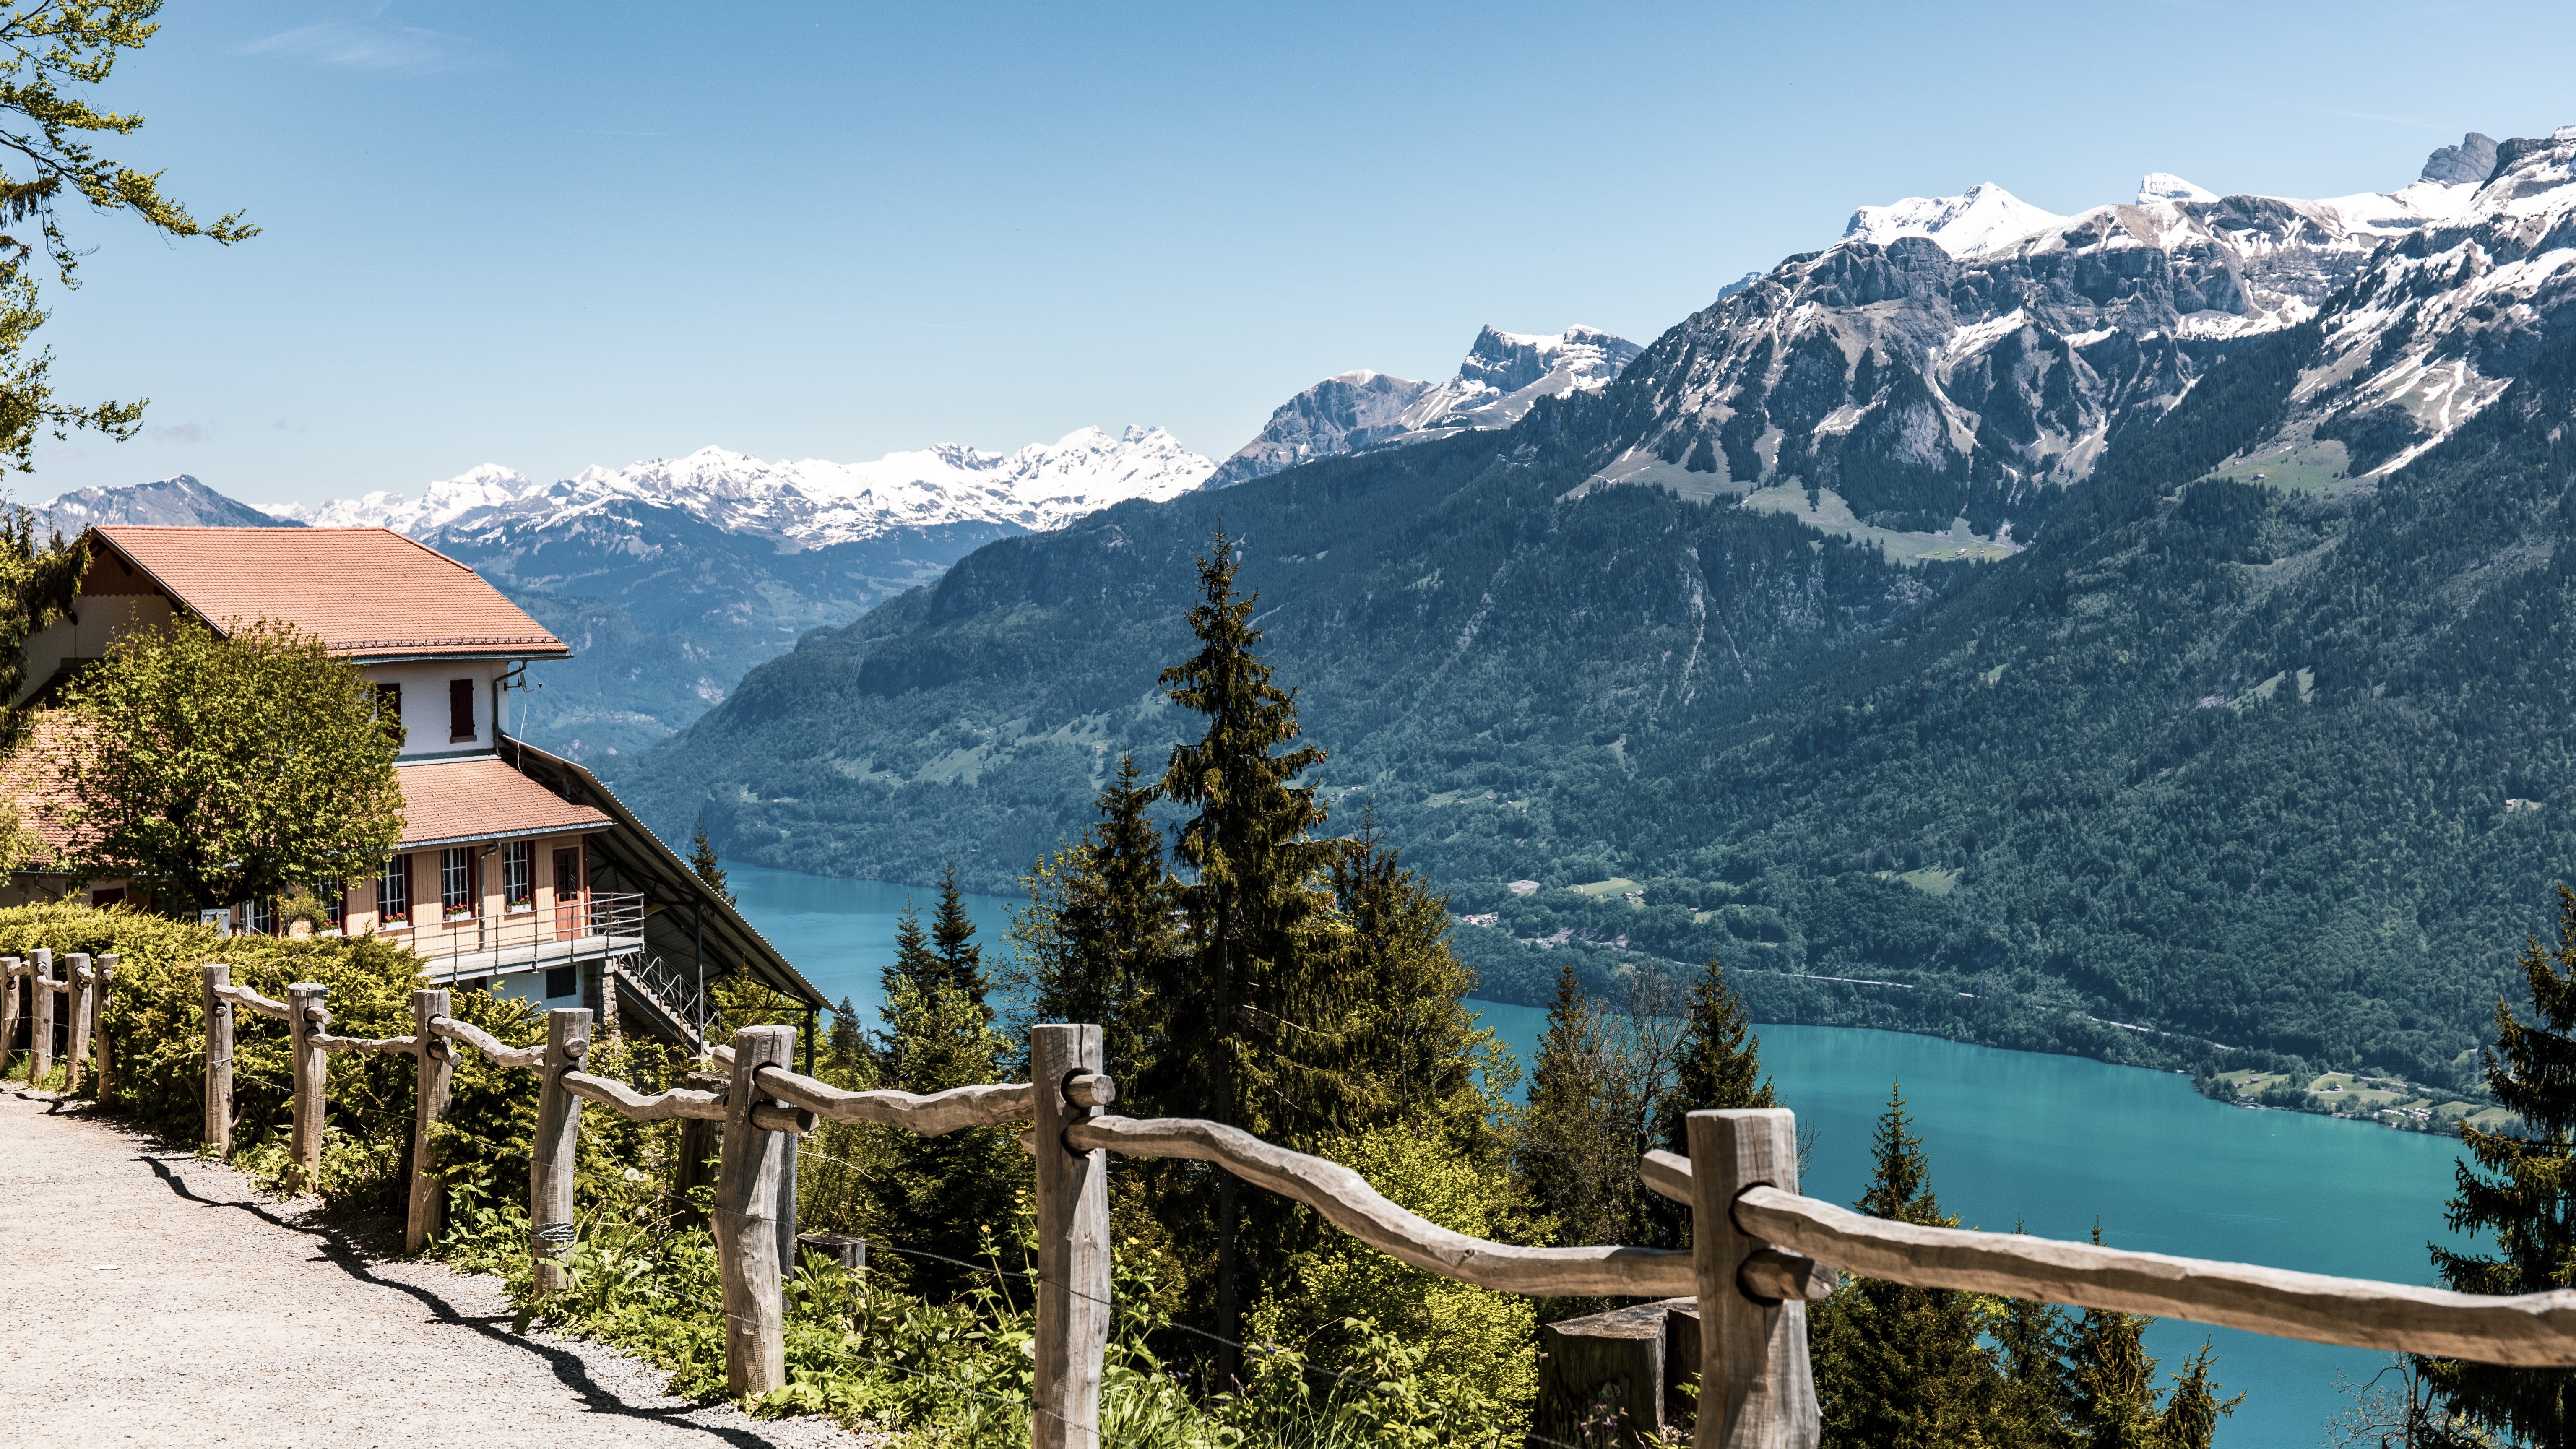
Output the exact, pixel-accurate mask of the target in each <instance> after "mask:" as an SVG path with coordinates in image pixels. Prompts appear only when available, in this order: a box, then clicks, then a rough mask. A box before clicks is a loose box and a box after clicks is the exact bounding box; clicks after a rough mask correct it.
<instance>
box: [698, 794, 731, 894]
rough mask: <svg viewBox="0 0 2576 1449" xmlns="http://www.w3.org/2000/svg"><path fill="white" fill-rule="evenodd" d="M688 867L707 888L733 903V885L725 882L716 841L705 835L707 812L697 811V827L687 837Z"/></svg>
mask: <svg viewBox="0 0 2576 1449" xmlns="http://www.w3.org/2000/svg"><path fill="white" fill-rule="evenodd" d="M689 869H690V871H692V872H693V873H695V874H696V876H697V878H698V879H700V880H702V881H705V882H706V883H707V888H708V889H709V890H712V891H714V892H715V893H716V894H717V895H719V896H722V897H723V898H724V902H725V904H726V905H734V904H737V902H736V901H735V900H734V895H733V887H731V886H729V885H726V884H725V873H724V864H723V862H722V860H721V859H719V858H718V856H717V855H716V843H715V841H714V840H712V839H710V838H709V837H708V835H707V812H705V811H704V810H701V811H699V812H698V828H697V830H696V832H695V833H693V834H692V835H690V837H689Z"/></svg>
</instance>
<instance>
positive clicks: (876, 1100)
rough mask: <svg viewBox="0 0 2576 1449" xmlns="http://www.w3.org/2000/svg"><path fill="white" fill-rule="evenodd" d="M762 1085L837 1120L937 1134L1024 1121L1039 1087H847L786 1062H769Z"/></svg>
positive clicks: (1012, 1084)
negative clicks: (925, 1091)
mask: <svg viewBox="0 0 2576 1449" xmlns="http://www.w3.org/2000/svg"><path fill="white" fill-rule="evenodd" d="M759 1085H760V1090H761V1092H762V1093H763V1094H765V1095H767V1096H772V1097H776V1098H779V1099H780V1100H782V1101H786V1102H791V1103H794V1104H795V1105H796V1106H799V1107H802V1108H804V1109H806V1110H807V1111H809V1112H812V1113H813V1114H814V1115H815V1116H817V1117H824V1118H828V1119H830V1120H832V1121H834V1122H873V1123H876V1124H877V1125H879V1126H884V1127H901V1128H904V1129H906V1130H908V1131H910V1132H913V1133H915V1134H917V1135H919V1136H922V1137H937V1136H939V1135H941V1134H942V1133H946V1132H955V1131H958V1130H959V1129H961V1128H966V1127H991V1126H996V1125H998V1124H1000V1123H1004V1122H1025V1121H1027V1120H1029V1115H1030V1113H1031V1111H1032V1110H1033V1105H1032V1104H1033V1103H1035V1102H1036V1100H1037V1093H1036V1090H1035V1089H1034V1088H1032V1087H1031V1086H1030V1085H1029V1084H1028V1083H1026V1082H1009V1083H1002V1084H998V1085H994V1086H982V1087H956V1088H952V1089H950V1090H948V1091H945V1092H933V1093H931V1094H930V1095H929V1096H926V1097H924V1096H916V1095H914V1094H913V1093H911V1092H891V1091H889V1092H849V1091H844V1090H842V1089H841V1088H839V1087H835V1086H833V1085H831V1084H830V1083H828V1082H818V1081H816V1080H814V1079H813V1078H812V1077H807V1076H800V1075H798V1074H797V1073H795V1072H791V1071H788V1070H787V1069H785V1068H783V1067H765V1068H763V1069H762V1070H761V1073H760V1083H759Z"/></svg>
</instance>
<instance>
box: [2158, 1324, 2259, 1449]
mask: <svg viewBox="0 0 2576 1449" xmlns="http://www.w3.org/2000/svg"><path fill="white" fill-rule="evenodd" d="M2217 1357H2218V1354H2217V1351H2216V1350H2214V1349H2212V1348H2211V1347H2210V1346H2209V1340H2207V1339H2202V1340H2201V1343H2200V1351H2199V1352H2198V1353H2195V1354H2193V1355H2192V1356H2191V1362H2190V1363H2189V1364H2188V1365H2186V1366H2185V1367H2184V1369H2183V1371H2182V1372H2181V1373H2178V1374H2176V1375H2174V1386H2173V1394H2172V1395H2171V1396H2170V1397H2169V1398H2167V1399H2166V1400H2165V1408H2164V1412H2163V1413H2162V1414H2161V1415H2158V1416H2157V1419H2156V1440H2157V1443H2158V1444H2159V1445H2161V1446H2162V1449H2209V1446H2210V1445H2211V1443H2212V1442H2214V1441H2215V1440H2216V1439H2217V1438H2218V1421H2219V1420H2220V1419H2223V1418H2225V1417H2227V1416H2228V1415H2230V1414H2233V1413H2235V1412H2236V1406H2237V1405H2238V1404H2241V1403H2243V1402H2245V1396H2244V1395H2243V1394H2241V1393H2240V1394H2238V1395H2237V1396H2236V1397H2234V1398H2232V1399H2222V1398H2220V1397H2219V1396H2218V1387H2219V1386H2218V1382H2217V1381H2216V1380H2215V1379H2213V1378H2211V1377H2210V1370H2211V1368H2212V1367H2214V1366H2215V1363H2216V1360H2217Z"/></svg>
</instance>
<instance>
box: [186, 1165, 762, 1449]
mask: <svg viewBox="0 0 2576 1449" xmlns="http://www.w3.org/2000/svg"><path fill="white" fill-rule="evenodd" d="M173 1158H176V1159H179V1160H182V1161H195V1160H196V1159H195V1157H194V1156H193V1155H192V1154H183V1153H177V1152H172V1153H167V1154H156V1153H153V1152H150V1151H148V1150H147V1151H145V1152H142V1153H139V1154H137V1156H136V1159H135V1160H136V1161H139V1162H142V1163H144V1164H146V1165H147V1166H149V1167H150V1168H151V1169H152V1170H153V1172H155V1173H157V1174H159V1176H160V1178H161V1180H162V1181H163V1182H164V1183H167V1184H168V1185H169V1188H170V1191H171V1192H172V1193H173V1194H174V1195H175V1196H177V1197H179V1198H181V1199H184V1200H185V1201H188V1202H192V1203H196V1204H199V1205H200V1206H204V1207H213V1208H230V1209H232V1210H233V1211H235V1212H243V1213H248V1214H250V1215H251V1216H252V1217H255V1218H258V1219H259V1220H260V1221H261V1222H264V1223H267V1224H269V1225H270V1226H271V1227H275V1228H280V1229H283V1230H285V1231H287V1232H290V1233H296V1234H301V1235H304V1236H307V1237H311V1238H313V1239H314V1240H315V1241H316V1245H317V1246H318V1247H319V1248H320V1249H321V1252H322V1256H323V1258H324V1259H325V1260H327V1261H328V1262H330V1263H331V1264H332V1266H334V1267H336V1268H338V1269H339V1270H340V1271H341V1272H343V1273H346V1274H348V1275H349V1276H350V1277H351V1278H353V1279H356V1280H357V1281H358V1282H361V1283H364V1284H367V1285H368V1286H370V1287H377V1288H391V1289H393V1290H395V1291H397V1292H401V1293H407V1294H409V1295H411V1296H412V1297H413V1298H415V1299H417V1300H419V1301H420V1302H421V1304H423V1305H424V1306H426V1307H427V1308H428V1309H429V1310H430V1313H431V1317H432V1319H433V1321H435V1322H437V1323H439V1324H441V1325H444V1326H447V1327H451V1328H464V1329H471V1330H472V1331H474V1332H476V1333H479V1334H481V1335H483V1336H484V1337H485V1338H488V1339H490V1340H492V1341H493V1342H495V1343H501V1344H507V1345H509V1346H511V1347H513V1348H517V1349H520V1350H522V1351H524V1352H526V1353H529V1354H531V1355H534V1356H535V1357H537V1358H540V1359H543V1360H544V1361H545V1362H546V1364H547V1366H548V1367H550V1368H551V1369H553V1370H554V1375H555V1378H556V1380H557V1381H558V1382H560V1383H561V1384H562V1385H563V1386H564V1387H565V1388H567V1389H570V1390H571V1391H572V1392H573V1393H575V1394H577V1395H579V1396H580V1398H581V1401H582V1406H583V1408H584V1410H585V1411H586V1412H589V1413H594V1414H607V1415H612V1416H614V1417H617V1418H621V1419H641V1420H651V1421H656V1422H660V1423H664V1424H670V1425H673V1426H675V1427H678V1428H683V1429H690V1430H695V1431H697V1432H699V1433H702V1434H705V1435H707V1436H709V1437H710V1438H717V1439H722V1440H724V1441H726V1442H727V1443H730V1444H736V1445H740V1446H742V1449H769V1446H770V1443H771V1441H770V1439H769V1437H768V1436H767V1435H764V1434H759V1433H756V1432H753V1431H751V1430H748V1429H738V1428H723V1427H719V1426H716V1425H713V1424H705V1423H700V1422H697V1421H695V1420H693V1419H691V1418H690V1417H689V1415H691V1414H692V1413H695V1412H697V1411H698V1410H699V1409H703V1408H709V1407H713V1406H715V1405H718V1404H721V1403H722V1402H723V1401H722V1400H714V1399H710V1400H701V1401H699V1402H696V1403H692V1404H689V1405H687V1406H686V1407H682V1408H671V1409H652V1408H645V1407H642V1406H640V1405H637V1404H633V1403H630V1402H628V1401H627V1400H626V1399H624V1398H622V1397H620V1396H618V1395H617V1394H614V1393H612V1392H610V1391H609V1390H608V1389H606V1388H603V1387H601V1386H600V1385H599V1384H598V1383H597V1382H596V1381H595V1380H593V1379H592V1378H591V1376H590V1366H589V1365H588V1364H585V1363H583V1362H582V1361H581V1356H580V1355H579V1354H576V1353H573V1352H572V1351H571V1350H569V1349H563V1348H557V1347H554V1346H552V1345H549V1344H543V1343H538V1342H535V1341H533V1340H531V1339H529V1338H527V1337H525V1336H523V1335H521V1334H517V1333H513V1332H511V1331H510V1330H509V1328H508V1327H506V1325H507V1323H508V1322H509V1317H508V1315H504V1314H495V1315H493V1316H491V1317H476V1316H474V1315H471V1314H466V1313H461V1312H459V1311H458V1310H457V1308H456V1306H455V1305H454V1304H452V1303H450V1302H448V1301H447V1300H446V1299H445V1298H443V1297H441V1296H439V1295H438V1294H437V1293H435V1292H433V1291H432V1290H430V1289H428V1288H425V1287H423V1286H421V1285H419V1284H417V1283H403V1282H398V1281H396V1280H394V1279H391V1278H387V1277H384V1276H382V1275H381V1274H379V1273H377V1272H376V1268H375V1260H374V1257H373V1256H372V1255H370V1254H369V1253H368V1252H366V1251H365V1250H364V1249H363V1248H361V1247H359V1246H358V1244H357V1243H356V1242H354V1241H353V1240H352V1238H351V1235H350V1234H348V1233H347V1232H344V1231H342V1230H340V1229H338V1228H334V1227H327V1226H321V1225H317V1224H314V1223H311V1222H300V1221H296V1220H294V1219H290V1218H287V1217H284V1216H282V1215H280V1214H278V1213H276V1212H273V1211H271V1210H270V1209H269V1208H268V1207H266V1206H265V1205H263V1204H260V1203H257V1202H234V1201H226V1200H224V1199H221V1198H212V1197H207V1196H205V1195H204V1194H202V1193H200V1192H198V1191H197V1190H196V1189H195V1188H192V1187H190V1186H189V1185H188V1183H187V1180H186V1179H184V1178H182V1177H181V1176H180V1175H179V1174H178V1173H176V1172H174V1171H172V1170H171V1168H170V1165H169V1164H170V1160H171V1159H173Z"/></svg>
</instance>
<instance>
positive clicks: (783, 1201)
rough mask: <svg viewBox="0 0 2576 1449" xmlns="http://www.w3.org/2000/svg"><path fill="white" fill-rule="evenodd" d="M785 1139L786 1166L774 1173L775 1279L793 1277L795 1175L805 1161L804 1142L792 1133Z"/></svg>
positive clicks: (783, 1280) (794, 1274)
mask: <svg viewBox="0 0 2576 1449" xmlns="http://www.w3.org/2000/svg"><path fill="white" fill-rule="evenodd" d="M781 1135H782V1136H784V1137H785V1138H786V1139H787V1140H786V1142H785V1144H784V1145H785V1146H786V1148H787V1165H786V1166H785V1167H783V1168H781V1169H780V1170H779V1173H778V1279H779V1281H780V1282H782V1283H783V1282H785V1281H787V1280H788V1279H790V1278H793V1277H795V1276H796V1175H797V1173H798V1171H799V1170H800V1169H801V1168H802V1166H803V1164H804V1159H805V1153H804V1147H805V1139H804V1138H803V1137H801V1136H798V1135H797V1134H795V1133H793V1132H789V1133H783V1134H781Z"/></svg>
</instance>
